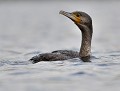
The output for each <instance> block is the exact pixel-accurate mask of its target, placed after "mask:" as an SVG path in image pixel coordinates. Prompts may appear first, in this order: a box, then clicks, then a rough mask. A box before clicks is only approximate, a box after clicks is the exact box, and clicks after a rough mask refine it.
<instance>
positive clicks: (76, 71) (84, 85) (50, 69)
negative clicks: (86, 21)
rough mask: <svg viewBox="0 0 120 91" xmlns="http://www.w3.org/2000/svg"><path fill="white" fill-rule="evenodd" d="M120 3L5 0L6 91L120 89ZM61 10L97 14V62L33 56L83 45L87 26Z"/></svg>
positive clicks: (1, 83) (1, 18) (0, 81)
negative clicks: (82, 29) (42, 59)
mask: <svg viewBox="0 0 120 91" xmlns="http://www.w3.org/2000/svg"><path fill="white" fill-rule="evenodd" d="M119 8H120V1H51V2H50V1H6V2H4V1H2V2H0V91H120V11H119ZM60 10H65V11H69V12H72V11H84V12H87V13H88V14H89V15H90V16H91V17H92V19H93V27H94V33H93V38H92V56H94V57H93V58H92V59H91V61H92V62H91V63H83V62H81V61H80V60H79V59H77V58H76V59H71V60H65V61H56V62H39V63H36V64H32V63H30V62H28V60H29V59H30V58H31V57H33V56H35V55H38V54H39V53H45V52H51V51H54V50H58V49H71V50H77V51H79V48H80V43H81V32H80V30H79V29H78V28H77V27H76V26H75V24H74V23H73V22H72V21H71V20H69V19H67V18H66V17H63V16H61V15H59V11H60Z"/></svg>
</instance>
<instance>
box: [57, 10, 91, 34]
mask: <svg viewBox="0 0 120 91" xmlns="http://www.w3.org/2000/svg"><path fill="white" fill-rule="evenodd" d="M59 14H62V15H64V16H66V17H68V18H69V19H71V20H72V21H73V22H74V23H75V24H76V25H77V26H78V27H79V28H80V29H81V30H82V31H83V30H91V32H92V19H91V17H90V16H89V15H88V14H87V13H85V12H81V11H75V12H71V13H69V12H66V11H62V10H61V11H60V12H59Z"/></svg>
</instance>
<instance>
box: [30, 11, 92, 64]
mask: <svg viewBox="0 0 120 91" xmlns="http://www.w3.org/2000/svg"><path fill="white" fill-rule="evenodd" d="M60 14H62V15H64V16H66V17H68V18H69V19H71V20H72V21H73V22H74V23H75V24H76V25H77V26H78V28H79V29H80V30H81V32H82V42H81V48H80V51H79V52H77V51H72V50H57V51H53V52H51V53H43V54H39V55H38V56H34V57H32V58H31V59H30V60H29V61H31V62H32V63H37V62H40V61H58V60H67V59H72V58H80V59H81V60H82V61H83V62H90V54H91V40H92V33H93V28H92V19H91V17H90V16H89V15H88V14H86V13H85V12H80V11H75V12H72V13H69V12H65V11H60Z"/></svg>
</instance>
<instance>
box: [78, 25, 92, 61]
mask: <svg viewBox="0 0 120 91" xmlns="http://www.w3.org/2000/svg"><path fill="white" fill-rule="evenodd" d="M80 30H81V32H82V42H81V48H80V52H79V56H80V58H81V59H82V60H83V61H84V62H89V61H90V54H91V40H92V27H91V28H87V27H83V28H80Z"/></svg>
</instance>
